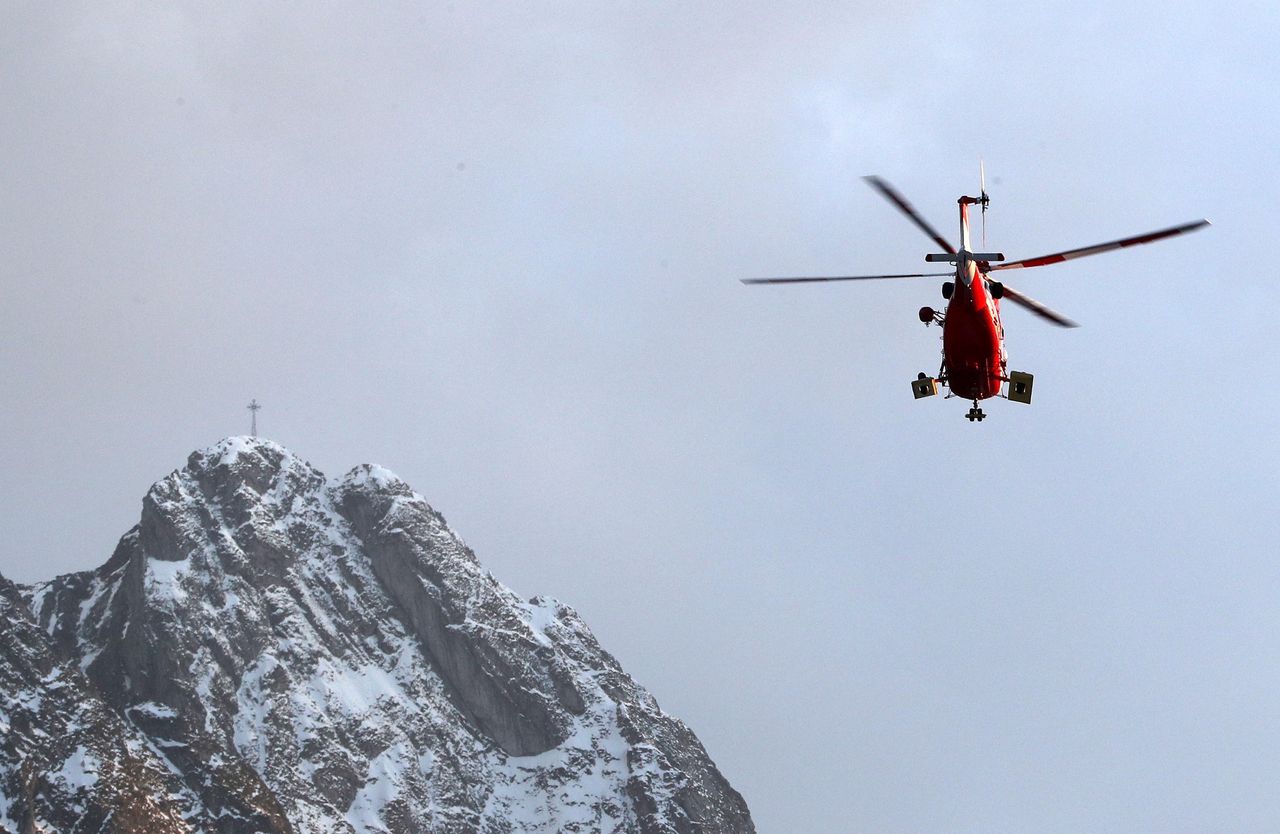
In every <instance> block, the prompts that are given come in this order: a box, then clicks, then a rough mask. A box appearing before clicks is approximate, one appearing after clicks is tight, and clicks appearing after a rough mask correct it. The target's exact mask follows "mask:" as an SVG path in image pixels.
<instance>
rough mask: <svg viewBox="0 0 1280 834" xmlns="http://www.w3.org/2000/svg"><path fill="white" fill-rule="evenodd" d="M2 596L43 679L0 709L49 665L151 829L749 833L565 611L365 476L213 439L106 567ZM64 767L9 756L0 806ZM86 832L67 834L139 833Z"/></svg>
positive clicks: (708, 776)
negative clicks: (524, 594)
mask: <svg viewBox="0 0 1280 834" xmlns="http://www.w3.org/2000/svg"><path fill="white" fill-rule="evenodd" d="M7 593H8V596H4V597H3V599H4V600H7V602H4V606H5V608H4V611H5V621H6V623H7V625H5V628H8V629H10V630H13V629H17V630H18V631H22V633H23V635H24V639H25V638H27V637H31V638H32V639H35V637H33V635H34V636H38V640H37V643H38V646H43V648H42V649H41V650H40V651H42V652H43V654H41V653H40V652H36V655H33V657H34V656H37V655H38V657H39V658H40V663H43V664H45V666H44V667H40V666H39V664H36V665H35V666H31V664H30V663H28V666H30V669H29V670H28V671H27V672H23V673H22V674H23V675H25V677H22V678H21V680H22V681H26V682H25V683H21V684H20V683H17V682H14V683H11V682H10V678H13V680H14V681H17V680H18V677H21V676H18V677H15V675H17V673H13V675H10V677H3V678H0V683H3V685H4V687H5V689H4V694H5V697H6V699H7V698H9V696H10V692H11V691H12V692H17V691H19V689H17V688H15V689H11V688H10V687H11V686H12V687H27V688H30V687H32V686H36V685H37V684H36V683H32V681H36V682H37V683H38V681H39V680H42V679H44V678H47V677H48V675H49V674H50V672H49V670H51V669H61V670H64V672H65V674H66V675H68V676H69V677H67V678H66V680H67V681H70V683H66V684H63V686H66V687H71V688H68V689H67V692H69V693H72V696H73V697H74V698H81V697H82V699H83V702H84V703H86V704H91V705H93V704H96V707H92V709H95V710H96V712H94V713H93V716H96V718H95V719H94V720H96V721H97V722H98V723H97V724H95V725H94V726H99V725H101V726H102V727H107V728H108V729H107V730H103V733H105V735H104V738H107V737H109V738H116V737H117V736H118V737H119V741H118V742H115V741H113V742H111V743H113V744H117V743H118V746H120V749H123V750H125V751H126V752H127V751H129V750H131V749H132V748H131V747H130V746H129V745H131V744H132V745H133V747H136V748H137V751H138V752H136V753H135V754H131V755H133V756H134V759H136V763H134V764H130V765H129V766H130V767H134V768H135V769H139V768H140V769H141V770H140V773H141V775H139V776H138V777H137V778H136V779H135V780H134V783H136V784H137V785H141V786H143V787H141V788H139V789H138V790H139V791H140V792H141V794H145V795H146V796H148V797H150V798H152V799H154V800H155V802H156V803H157V805H156V807H157V809H158V810H157V814H160V816H157V817H156V820H157V824H156V825H155V826H154V827H152V828H150V829H148V830H153V831H162V832H163V831H170V830H173V831H178V830H206V831H215V830H216V831H220V832H227V834H230V832H250V831H262V832H294V831H296V832H299V834H302V833H303V832H307V833H308V834H309V833H310V832H397V833H398V832H423V831H430V832H444V833H446V834H450V833H452V832H458V834H461V833H462V832H483V834H499V833H500V832H546V834H551V832H562V831H568V832H597V831H600V832H642V833H643V834H650V833H651V832H653V833H654V834H656V832H682V833H683V832H689V834H692V832H704V833H706V832H752V831H754V828H753V826H752V823H751V820H750V816H749V814H748V812H747V808H746V804H745V803H744V802H743V800H742V798H741V797H740V796H739V795H738V794H737V793H736V792H735V791H734V790H733V789H732V788H731V787H730V786H729V785H728V783H727V782H726V781H725V780H724V778H723V777H722V776H721V775H720V773H719V772H718V771H717V770H716V768H715V766H714V765H713V764H712V762H711V760H710V758H709V757H708V756H707V754H706V751H705V750H704V749H703V747H702V745H701V744H700V743H699V742H698V740H697V739H696V738H695V737H694V735H693V734H692V732H690V731H689V730H688V728H686V727H685V726H684V725H683V724H681V723H680V722H679V721H677V720H675V719H673V718H671V717H669V716H667V715H666V714H664V713H663V712H662V711H661V709H659V707H658V705H657V703H656V702H655V701H654V700H653V698H652V697H650V696H649V695H648V694H647V693H646V692H645V691H644V690H643V689H642V688H640V687H639V686H638V685H637V684H636V683H635V682H634V681H632V680H631V678H630V677H628V676H627V675H626V673H625V672H623V671H622V669H621V668H620V667H619V666H618V664H617V662H616V661H615V660H614V659H613V658H612V657H610V656H609V655H608V654H607V653H606V652H604V651H603V650H602V649H601V648H600V646H599V645H598V644H597V643H596V641H595V638H594V637H593V636H592V635H591V633H590V631H589V630H588V629H587V628H586V626H585V625H584V624H583V623H582V622H581V620H580V619H579V618H578V616H577V615H576V614H575V613H574V612H573V611H572V610H571V609H569V608H567V607H566V606H563V605H561V604H559V603H557V602H555V601H554V600H550V599H541V598H537V599H534V600H531V601H529V602H525V601H522V600H520V599H519V598H518V597H516V596H515V594H513V593H512V592H511V591H510V590H509V589H507V588H506V587H504V586H503V585H502V584H501V583H499V582H498V581H497V580H496V579H494V578H493V576H492V575H490V574H489V573H488V572H487V571H485V570H484V569H483V568H482V567H481V566H480V564H479V562H478V561H477V560H476V557H475V555H474V554H473V553H472V552H471V551H470V549H468V548H467V547H466V546H465V545H464V544H463V543H462V542H461V540H460V539H459V538H458V537H457V536H456V535H455V534H454V533H453V532H452V531H451V530H450V529H449V527H448V526H447V524H446V523H445V521H444V519H443V518H442V517H441V516H440V515H439V514H438V513H436V512H435V511H434V510H433V509H432V508H431V507H430V506H429V505H428V504H427V503H426V502H425V501H424V500H423V499H422V497H421V496H419V495H417V494H415V493H414V492H413V491H412V490H411V489H410V488H409V487H408V486H407V485H406V484H405V483H404V482H402V481H401V480H399V479H398V478H396V477H395V476H394V475H392V474H391V473H390V472H387V471H386V470H384V469H381V468H379V467H372V466H361V467H357V468H356V469H354V470H352V471H351V472H350V473H348V474H347V475H346V476H345V477H344V478H342V479H340V480H339V481H336V482H330V481H328V480H326V478H325V477H324V476H323V475H321V474H320V473H319V472H317V471H316V470H315V469H314V468H312V467H311V466H309V465H308V464H306V463H305V462H303V461H301V460H300V459H298V458H296V457H295V456H294V455H292V454H291V453H289V452H288V451H286V450H285V449H283V448H281V447H279V446H277V445H276V444H273V443H271V442H269V441H263V440H259V439H256V438H229V439H227V440H224V441H222V442H221V443H219V444H217V445H216V446H214V447H212V448H210V449H207V450H204V451H201V452H197V453H195V454H193V455H191V457H190V458H189V460H188V462H187V466H186V467H185V468H183V469H182V470H179V471H176V472H174V473H172V474H170V475H169V476H168V477H166V478H165V479H163V480H162V481H160V482H159V483H157V484H156V485H155V486H154V487H152V489H151V491H150V492H149V493H148V494H147V496H146V498H145V499H144V501H143V511H142V517H141V520H140V522H139V524H138V526H137V527H135V528H134V529H133V530H131V531H130V532H129V533H127V534H125V536H124V537H123V538H122V539H121V541H120V544H119V546H118V547H117V548H116V551H115V553H114V554H113V555H112V557H111V558H110V560H108V561H107V563H106V564H105V565H103V566H102V567H101V568H99V569H98V570H96V571H89V572H84V573H78V574H72V575H68V576H63V577H59V578H58V579H56V580H54V581H52V582H49V583H46V584H44V585H41V586H37V587H36V588H33V589H31V590H30V592H29V597H30V600H31V608H27V606H26V601H25V600H23V599H21V598H19V597H18V596H17V591H16V590H15V589H13V588H12V586H9V590H8V592H7ZM33 611H34V615H35V617H36V619H37V620H38V623H39V627H37V625H36V623H34V622H32V616H33ZM24 624H25V625H24ZM23 629H25V631H23ZM27 632H30V634H28V633H27ZM0 660H4V661H5V662H7V663H9V662H10V661H9V658H8V654H4V655H0ZM16 663H17V661H13V662H11V663H10V665H13V666H14V668H15V669H16V668H18V667H17V665H15V664H16ZM4 668H7V667H0V673H3V672H4ZM23 668H24V669H26V668H27V667H23ZM41 668H44V669H45V671H40V669H41ZM80 670H83V671H84V674H83V675H81V672H80ZM86 678H87V680H86ZM60 680H61V679H60ZM76 687H78V688H76ZM21 691H27V690H25V689H23V690H21ZM95 693H96V694H95ZM86 709H89V707H86ZM6 720H9V721H12V718H7V719H6ZM40 720H46V719H40ZM85 721H88V719H87V718H86V719H85ZM112 722H114V723H112ZM82 723H83V722H82ZM90 723H92V722H90ZM112 733H115V735H112ZM131 734H132V735H131ZM103 743H104V744H105V743H106V742H103ZM8 749H9V748H8V746H6V747H5V751H4V752H5V755H8ZM86 749H87V748H86ZM73 752H74V750H73ZM123 755H124V754H123V753H122V754H121V756H123ZM134 759H129V760H128V761H129V762H134ZM67 760H68V759H67V758H66V756H64V757H63V758H61V759H56V762H65V761H67ZM113 761H114V760H113ZM120 761H121V762H124V761H125V759H120ZM121 766H122V767H123V766H124V765H123V764H122V765H121ZM56 767H57V764H56V763H55V760H54V759H47V760H43V759H37V758H34V754H33V753H32V752H31V750H30V749H29V748H23V750H21V751H17V750H16V748H15V752H14V754H13V755H12V756H11V757H10V758H7V759H5V760H4V762H3V763H0V778H3V779H7V780H8V781H6V782H5V783H4V784H5V785H6V787H5V790H6V796H7V797H8V801H9V803H10V806H11V807H13V808H18V807H21V808H26V807H28V805H29V802H28V800H27V799H24V798H22V796H25V795H24V794H23V793H22V792H23V790H25V789H24V788H23V785H24V784H26V783H24V782H22V777H21V776H20V774H21V773H29V772H31V771H32V768H35V769H36V770H37V771H39V770H40V769H41V768H46V769H47V768H56ZM24 768H25V770H24ZM15 780H16V781H15ZM148 780H150V781H148ZM10 783H12V785H13V787H12V788H10V787H9V785H10ZM141 794H140V795H141ZM22 803H27V804H22ZM117 804H118V803H117ZM86 807H87V806H86ZM165 809H167V810H165ZM163 814H169V816H168V817H164V816H163ZM14 819H16V818H14ZM162 819H168V820H170V821H171V822H172V824H173V825H180V826H185V827H178V828H164V827H162V826H161V825H160V823H159V821H160V820H162ZM6 824H9V823H6V822H5V821H4V818H2V817H0V830H5V829H3V826H4V825H6ZM13 824H17V823H13ZM103 825H108V823H103ZM103 825H98V826H96V827H94V826H91V827H87V828H85V827H81V828H77V829H75V830H77V831H80V830H83V831H108V830H122V831H123V830H130V829H123V828H115V829H112V828H109V827H103ZM54 827H55V828H57V829H58V830H71V829H70V828H64V827H60V826H54Z"/></svg>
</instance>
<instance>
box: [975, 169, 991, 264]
mask: <svg viewBox="0 0 1280 834" xmlns="http://www.w3.org/2000/svg"><path fill="white" fill-rule="evenodd" d="M978 177H979V179H980V180H981V181H982V196H981V197H979V198H978V205H980V206H982V248H983V249H986V248H987V206H988V205H990V204H991V198H990V197H988V196H987V165H986V163H985V162H983V161H982V158H981V157H979V158H978Z"/></svg>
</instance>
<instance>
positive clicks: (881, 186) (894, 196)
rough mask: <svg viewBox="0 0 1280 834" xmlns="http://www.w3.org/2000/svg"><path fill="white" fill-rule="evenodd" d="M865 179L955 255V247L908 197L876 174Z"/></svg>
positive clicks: (948, 252) (943, 247) (943, 248)
mask: <svg viewBox="0 0 1280 834" xmlns="http://www.w3.org/2000/svg"><path fill="white" fill-rule="evenodd" d="M863 179H864V180H866V181H867V183H868V184H869V185H870V186H871V187H872V188H874V189H875V190H876V191H879V192H880V196H882V197H884V198H885V199H886V200H888V201H889V202H891V203H893V204H894V205H895V206H897V207H898V211H900V212H902V213H903V214H905V215H906V216H907V217H908V218H909V219H910V220H911V222H912V223H915V224H916V226H918V227H919V228H920V230H921V231H922V232H924V233H925V234H926V235H928V236H929V237H931V238H933V242H934V243H936V244H938V245H939V246H941V247H942V250H943V251H944V252H946V253H947V254H948V255H954V254H955V253H956V250H955V247H954V246H952V245H951V244H950V243H947V239H946V238H944V237H943V236H942V235H940V234H938V230H937V229H935V228H933V227H932V226H930V225H929V223H928V221H926V220H925V219H924V218H923V217H921V216H920V213H919V212H917V211H916V210H915V208H914V207H912V205H911V204H910V203H908V202H907V198H905V197H903V196H902V195H901V194H899V193H898V192H897V191H896V190H894V187H893V186H892V185H889V183H887V182H885V181H884V180H882V179H880V178H879V177H875V176H870V177H863Z"/></svg>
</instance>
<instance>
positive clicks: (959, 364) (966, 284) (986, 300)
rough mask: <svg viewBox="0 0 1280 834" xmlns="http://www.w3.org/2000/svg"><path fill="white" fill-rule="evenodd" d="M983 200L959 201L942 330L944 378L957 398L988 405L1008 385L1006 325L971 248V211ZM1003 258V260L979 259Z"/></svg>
mask: <svg viewBox="0 0 1280 834" xmlns="http://www.w3.org/2000/svg"><path fill="white" fill-rule="evenodd" d="M984 200H985V194H984V196H983V197H982V198H977V197H961V198H960V199H959V200H958V201H957V202H958V203H959V204H960V251H959V252H957V253H956V254H955V256H954V258H955V264H956V280H955V283H954V285H953V287H954V288H953V289H952V291H951V299H950V302H949V303H948V304H947V313H946V318H945V321H944V323H943V326H942V357H943V366H944V367H943V374H942V376H943V379H944V380H945V381H946V384H947V387H949V388H950V389H951V392H952V393H953V394H955V395H956V396H957V397H963V398H964V399H966V400H985V399H988V398H989V397H996V396H999V395H1000V388H1001V386H1002V385H1003V384H1004V380H1005V376H1006V374H1005V353H1004V325H1002V324H1001V323H1000V300H999V299H998V298H995V297H994V296H993V294H992V288H991V282H990V281H989V280H988V279H987V277H986V275H985V274H984V273H985V271H986V270H987V269H989V268H990V264H989V263H987V262H986V261H981V260H977V259H975V258H974V253H973V252H972V251H971V250H970V249H969V206H971V205H979V204H982V201H984ZM979 257H994V258H1002V257H1003V255H986V254H983V255H979Z"/></svg>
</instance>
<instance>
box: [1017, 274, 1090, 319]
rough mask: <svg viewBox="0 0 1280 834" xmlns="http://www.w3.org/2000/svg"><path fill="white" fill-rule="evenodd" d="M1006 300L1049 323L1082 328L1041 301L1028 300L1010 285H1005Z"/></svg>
mask: <svg viewBox="0 0 1280 834" xmlns="http://www.w3.org/2000/svg"><path fill="white" fill-rule="evenodd" d="M1004 299H1005V300H1006V301H1012V302H1013V303H1014V304H1017V305H1020V306H1022V307H1026V308H1027V309H1028V310H1030V311H1031V312H1033V313H1035V314H1036V315H1037V316H1039V317H1040V318H1042V319H1048V320H1049V321H1051V322H1053V323H1054V324H1056V325H1058V326H1059V327H1079V326H1080V325H1078V324H1076V323H1075V322H1074V321H1072V320H1071V319H1069V318H1067V317H1066V316H1064V315H1062V314H1061V313H1058V312H1055V311H1053V310H1050V309H1049V308H1048V307H1046V306H1044V305H1043V304H1041V303H1040V302H1039V301H1036V300H1035V299H1034V298H1028V297H1027V296H1025V295H1023V294H1022V293H1020V292H1018V291H1017V290H1015V289H1014V288H1013V287H1011V286H1009V285H1008V284H1005V285H1004Z"/></svg>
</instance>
